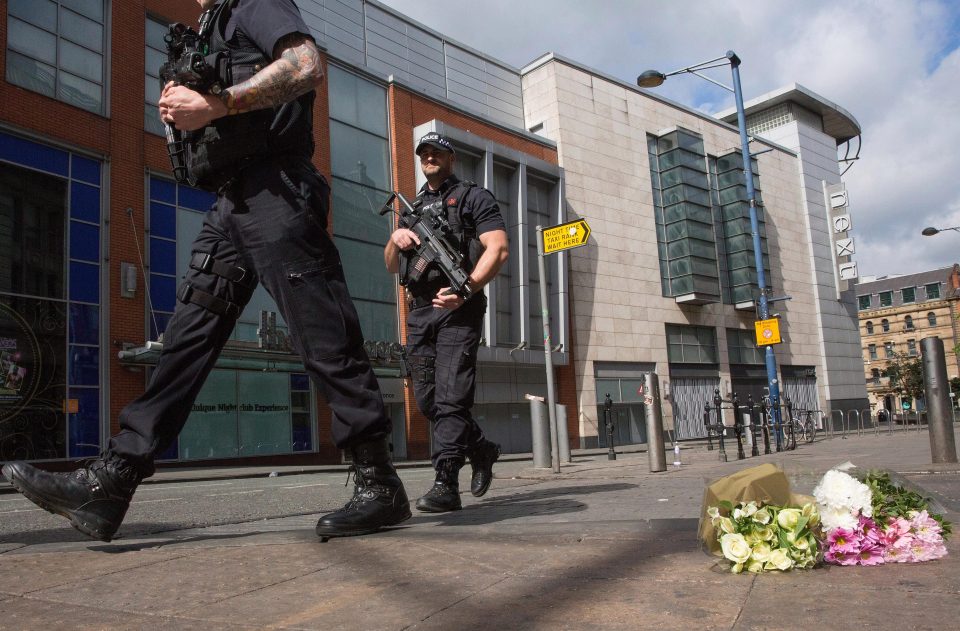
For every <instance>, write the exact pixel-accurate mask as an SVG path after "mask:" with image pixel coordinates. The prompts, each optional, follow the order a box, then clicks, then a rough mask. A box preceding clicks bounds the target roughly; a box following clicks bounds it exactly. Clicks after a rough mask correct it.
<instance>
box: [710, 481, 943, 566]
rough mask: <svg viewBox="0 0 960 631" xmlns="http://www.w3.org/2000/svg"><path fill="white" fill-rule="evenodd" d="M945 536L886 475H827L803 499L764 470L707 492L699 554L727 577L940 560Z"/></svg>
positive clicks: (919, 500)
mask: <svg viewBox="0 0 960 631" xmlns="http://www.w3.org/2000/svg"><path fill="white" fill-rule="evenodd" d="M849 468H852V465H849ZM950 533H951V526H950V523H949V522H947V521H945V520H944V519H943V516H942V515H938V514H935V513H931V512H930V511H929V500H927V499H925V498H923V497H922V496H921V495H920V494H918V493H916V492H914V491H912V490H909V489H906V488H904V487H903V486H901V485H898V484H895V483H894V482H893V481H892V480H891V476H890V474H889V473H887V472H875V471H870V472H867V473H866V474H864V475H863V476H862V480H860V479H857V478H856V477H854V476H852V475H850V474H849V473H846V472H844V471H841V470H839V469H832V470H830V471H828V472H827V473H826V474H825V475H824V476H823V478H822V479H821V480H820V483H819V484H818V485H817V487H816V488H815V489H814V492H813V497H809V496H803V495H796V494H794V493H791V492H790V491H789V483H788V482H787V480H786V476H785V475H784V474H783V472H782V471H780V470H779V469H777V468H776V467H774V466H773V465H769V464H768V465H761V466H760V467H753V468H751V469H745V470H743V471H740V472H738V473H736V474H733V475H731V476H728V477H726V478H721V479H720V480H717V481H716V482H714V483H712V484H711V485H710V486H708V487H707V492H706V494H705V496H704V510H703V513H702V516H701V528H700V536H701V540H702V541H703V543H704V545H705V546H706V548H707V550H708V551H709V552H712V553H713V554H715V555H717V556H722V557H723V558H724V559H725V561H727V562H728V563H729V566H730V571H731V572H733V573H735V574H739V573H741V572H745V571H746V572H752V573H760V572H767V571H771V570H775V571H785V570H790V569H810V568H813V567H816V566H818V565H820V564H821V563H827V564H833V565H880V564H883V563H919V562H923V561H931V560H934V559H939V558H941V557H943V556H944V555H946V554H947V549H946V546H945V538H946V537H948V536H949V535H950Z"/></svg>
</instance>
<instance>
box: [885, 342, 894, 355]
mask: <svg viewBox="0 0 960 631" xmlns="http://www.w3.org/2000/svg"><path fill="white" fill-rule="evenodd" d="M883 352H884V356H886V357H887V358H888V359H889V358H892V357H893V342H884V343H883Z"/></svg>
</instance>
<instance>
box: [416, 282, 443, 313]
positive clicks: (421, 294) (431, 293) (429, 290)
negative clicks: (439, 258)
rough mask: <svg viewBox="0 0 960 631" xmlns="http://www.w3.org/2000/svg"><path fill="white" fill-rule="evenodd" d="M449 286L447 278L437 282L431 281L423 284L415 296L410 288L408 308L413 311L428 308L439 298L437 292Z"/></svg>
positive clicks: (417, 289)
mask: <svg viewBox="0 0 960 631" xmlns="http://www.w3.org/2000/svg"><path fill="white" fill-rule="evenodd" d="M448 284H449V281H447V279H446V278H439V279H436V280H431V281H428V282H426V283H424V284H423V286H418V287H416V292H417V293H416V294H414V293H413V292H412V291H411V290H410V289H409V288H408V289H407V306H409V307H410V308H411V309H419V308H421V307H426V306H427V305H432V304H433V299H434V298H435V297H436V296H437V292H438V291H440V290H441V289H442V288H443V287H446V286H447V285H448Z"/></svg>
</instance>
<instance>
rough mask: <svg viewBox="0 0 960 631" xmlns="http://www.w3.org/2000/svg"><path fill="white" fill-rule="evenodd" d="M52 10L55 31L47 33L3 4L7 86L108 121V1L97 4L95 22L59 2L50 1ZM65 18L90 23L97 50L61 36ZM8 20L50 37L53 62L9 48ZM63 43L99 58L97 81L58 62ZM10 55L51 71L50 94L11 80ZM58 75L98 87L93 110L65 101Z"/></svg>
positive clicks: (15, 48)
mask: <svg viewBox="0 0 960 631" xmlns="http://www.w3.org/2000/svg"><path fill="white" fill-rule="evenodd" d="M50 1H51V2H53V3H54V4H55V6H56V26H55V28H56V30H55V31H51V30H50V28H49V27H48V26H46V25H42V24H36V23H34V22H31V21H30V20H29V19H27V18H26V17H25V16H23V17H21V16H19V15H17V14H15V13H13V12H12V10H11V9H12V8H13V7H12V6H11V4H10V3H8V4H7V11H6V19H7V43H6V47H5V52H6V53H7V54H6V63H5V66H4V80H5V81H7V82H8V83H10V84H11V85H16V86H17V87H20V88H23V89H25V90H29V91H31V92H34V93H36V94H41V95H43V96H45V97H47V98H51V99H54V100H56V101H59V102H61V103H64V104H66V105H69V106H71V107H76V108H77V109H80V110H83V111H85V112H90V113H92V114H95V115H98V116H103V117H109V115H110V94H109V85H110V8H111V7H110V2H108V0H99V2H100V6H101V9H102V11H101V16H100V17H99V18H96V17H92V16H89V15H87V14H85V13H83V12H82V9H80V8H78V7H74V6H71V5H69V4H65V3H64V2H63V1H62V0H50ZM65 15H70V16H77V17H78V18H79V19H81V20H87V21H89V22H93V23H95V24H96V25H98V26H99V27H100V42H99V44H100V49H99V50H97V49H94V48H90V46H89V45H88V44H87V43H85V42H81V41H78V40H80V39H81V38H80V37H76V36H73V35H70V34H67V33H65V31H64V17H65ZM11 19H12V20H17V21H19V22H23V23H24V24H26V25H27V26H29V27H30V28H34V29H37V30H40V31H43V32H44V33H47V34H49V35H52V36H53V37H54V38H55V41H56V49H55V51H54V60H53V62H49V61H46V60H42V59H40V58H38V57H35V56H34V55H33V54H32V53H31V52H29V51H27V50H23V49H18V48H17V47H16V46H15V45H13V46H11V37H10V33H11V31H12V30H13V29H12V28H11ZM63 42H66V45H67V46H76V47H77V48H78V49H80V50H82V51H87V52H89V53H91V54H93V55H96V56H98V57H99V58H100V78H99V80H96V79H94V78H93V77H91V76H84V75H83V74H81V72H80V71H79V70H78V69H76V68H74V69H70V68H67V67H66V66H65V65H64V64H63V62H62V60H63V58H64V57H66V56H68V55H65V53H64V51H63V48H64V44H63ZM11 52H12V53H13V54H14V55H16V56H19V57H23V58H25V59H27V60H29V61H30V62H32V63H35V64H41V65H43V66H45V67H48V68H51V69H52V70H53V93H52V94H50V93H48V92H46V91H40V90H38V89H36V87H32V86H30V85H24V84H22V83H18V82H16V81H15V80H13V78H12V77H11V72H10V68H11V59H12V57H11V55H10V53H11ZM62 75H66V76H68V77H70V78H71V79H73V80H79V81H82V82H84V83H85V84H90V85H93V86H97V87H99V90H100V91H99V95H98V99H99V103H98V105H97V107H96V108H89V107H85V106H83V105H81V104H79V103H78V102H77V101H76V100H69V99H67V98H65V97H64V96H63V93H64V92H65V91H66V90H68V89H69V88H70V85H69V82H66V83H65V82H64V81H62V79H61V77H62Z"/></svg>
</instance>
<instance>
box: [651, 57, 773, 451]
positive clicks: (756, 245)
mask: <svg viewBox="0 0 960 631" xmlns="http://www.w3.org/2000/svg"><path fill="white" fill-rule="evenodd" d="M726 64H730V71H731V73H732V75H733V87H732V88H731V87H729V86H727V85H724V84H723V83H720V82H719V81H714V80H713V79H711V78H710V77H708V76H706V75H703V74H701V73H700V71H702V70H708V69H710V68H719V67H721V66H724V65H726ZM678 74H695V75H697V76H698V77H700V78H701V79H704V80H705V81H709V82H710V83H712V84H714V85H717V86H719V87H721V88H723V89H724V90H727V91H728V92H733V97H734V100H735V101H736V105H737V127H738V128H739V130H740V153H741V155H742V157H743V171H744V178H745V180H746V185H747V202H748V204H749V209H750V231H751V236H752V237H753V260H754V265H755V266H756V270H757V287H758V288H759V290H760V308H759V315H760V319H761V320H766V319H768V318H769V317H770V303H769V301H768V299H767V278H766V274H765V273H764V270H763V249H762V245H761V242H760V224H759V222H758V220H757V193H756V190H755V189H754V186H753V163H752V161H751V156H750V138H749V137H748V135H747V117H746V114H745V113H744V110H743V93H742V91H741V88H740V58H739V57H737V55H736V53H734V52H733V51H732V50H728V51H727V54H726V55H724V56H723V57H717V58H716V59H711V60H710V61H705V62H702V63H699V64H696V65H694V66H688V67H686V68H681V69H680V70H674V71H673V72H668V73H666V74H664V73H662V72H658V71H656V70H647V71H646V72H644V73H643V74H641V75H640V76H639V77H637V85H639V86H640V87H641V88H655V87H657V86H660V85H662V84H663V82H664V81H666V79H667V77H670V76H673V75H678ZM764 359H765V364H766V367H767V386H768V388H769V390H770V412H771V414H773V420H774V426H775V427H777V430H778V432H779V427H780V382H779V381H778V379H777V358H776V357H775V356H774V354H773V346H772V345H768V346H767V347H766V350H765V356H764Z"/></svg>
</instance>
